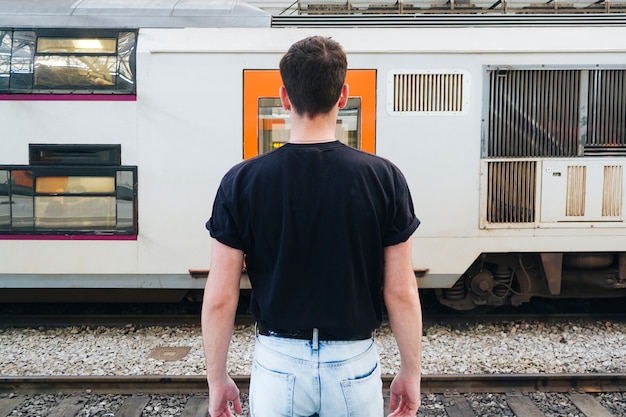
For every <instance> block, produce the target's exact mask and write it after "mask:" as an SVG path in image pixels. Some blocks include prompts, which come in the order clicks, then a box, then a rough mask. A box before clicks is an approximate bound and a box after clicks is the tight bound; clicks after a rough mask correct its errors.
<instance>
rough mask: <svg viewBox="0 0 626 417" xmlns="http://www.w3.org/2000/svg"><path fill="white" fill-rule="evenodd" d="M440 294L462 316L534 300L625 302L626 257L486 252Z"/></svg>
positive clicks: (442, 301) (607, 253)
mask: <svg viewBox="0 0 626 417" xmlns="http://www.w3.org/2000/svg"><path fill="white" fill-rule="evenodd" d="M436 294H437V298H438V299H439V301H440V302H441V304H443V305H446V306H448V307H450V308H453V309H455V310H461V311H482V310H486V309H489V308H494V307H499V306H504V305H512V306H519V305H521V304H523V303H525V302H528V301H529V300H530V299H531V298H532V297H547V298H608V297H623V296H626V252H588V253H561V252H550V253H484V254H481V255H480V256H479V257H478V259H477V260H476V261H475V262H474V263H473V264H472V266H471V267H470V268H468V270H467V271H466V272H465V273H464V274H463V275H462V276H461V278H459V280H458V281H457V282H456V283H455V284H454V285H453V286H452V287H451V288H446V289H438V290H436Z"/></svg>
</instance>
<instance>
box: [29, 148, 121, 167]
mask: <svg viewBox="0 0 626 417" xmlns="http://www.w3.org/2000/svg"><path fill="white" fill-rule="evenodd" d="M28 159H29V160H30V163H31V164H32V165H58V164H63V165H121V164H122V147H121V146H120V145H89V146H85V145H48V144H30V145H28Z"/></svg>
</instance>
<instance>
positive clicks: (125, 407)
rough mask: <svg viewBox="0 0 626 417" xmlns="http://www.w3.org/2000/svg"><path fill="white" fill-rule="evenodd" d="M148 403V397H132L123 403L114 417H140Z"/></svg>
mask: <svg viewBox="0 0 626 417" xmlns="http://www.w3.org/2000/svg"><path fill="white" fill-rule="evenodd" d="M149 401H150V397H148V396H143V395H133V396H132V397H130V398H128V399H127V400H126V401H124V403H123V404H122V406H121V407H120V409H119V410H117V413H115V417H140V416H141V413H142V412H143V409H144V408H146V405H148V402H149Z"/></svg>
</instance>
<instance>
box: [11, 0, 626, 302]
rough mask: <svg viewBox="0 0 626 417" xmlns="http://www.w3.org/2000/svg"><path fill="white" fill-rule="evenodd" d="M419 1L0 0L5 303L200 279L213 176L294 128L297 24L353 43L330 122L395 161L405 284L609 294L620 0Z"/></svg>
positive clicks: (484, 293) (165, 289)
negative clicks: (287, 64) (407, 253)
mask: <svg viewBox="0 0 626 417" xmlns="http://www.w3.org/2000/svg"><path fill="white" fill-rule="evenodd" d="M320 1H322V0H320ZM420 1H422V2H423V3H422V4H418V2H417V0H416V1H414V2H412V3H411V5H412V6H411V5H409V4H407V3H408V2H407V1H405V2H404V3H402V2H401V3H402V5H403V7H402V10H395V9H393V8H394V7H396V8H397V6H398V5H399V4H400V3H395V2H394V3H392V4H388V5H386V6H385V7H382V8H381V7H379V6H380V5H378V6H376V5H374V6H372V4H366V5H365V6H363V4H364V3H363V4H361V6H360V7H361V10H360V12H359V8H358V7H356V6H354V5H350V4H348V3H346V4H345V5H347V6H351V7H347V9H349V11H351V12H345V10H344V12H340V11H338V10H337V4H336V2H335V3H333V4H330V6H329V5H328V4H326V5H324V4H321V5H320V4H317V5H315V4H314V3H315V2H313V3H311V2H309V3H306V4H305V3H304V2H303V1H302V2H298V5H301V6H302V7H300V8H299V9H300V11H299V12H298V13H293V12H292V13H282V12H281V13H277V12H271V11H268V10H267V9H264V8H262V7H261V6H259V5H258V4H254V3H245V2H243V1H240V0H177V1H174V0H162V1H158V2H154V1H148V0H126V1H123V2H122V1H115V0H81V1H75V0H47V1H45V2H44V1H35V0H33V1H24V0H0V302H3V303H13V302H35V301H45V300H56V301H59V302H61V301H63V302H67V301H85V302H94V301H118V302H123V301H132V300H140V301H147V302H149V301H155V302H156V301H163V300H166V299H167V300H183V299H186V298H187V299H198V298H199V297H201V295H202V290H203V287H204V281H205V279H206V277H207V274H208V272H209V271H208V269H209V259H210V254H211V239H210V236H209V234H208V232H207V230H206V229H205V226H204V225H205V222H206V221H207V219H208V217H209V216H210V213H211V208H212V202H213V198H214V196H215V192H216V190H217V187H218V185H219V182H220V180H221V178H222V176H223V175H224V173H225V172H226V171H227V170H228V169H229V168H230V167H231V166H233V165H234V164H236V163H238V162H240V161H242V160H245V159H247V158H252V157H255V156H257V155H259V154H262V153H264V152H269V151H271V150H272V149H275V148H277V147H279V146H281V145H282V144H284V143H285V141H286V140H288V137H289V126H290V125H289V115H288V114H287V113H285V112H284V111H283V110H282V108H281V106H280V102H279V100H278V89H279V86H280V84H281V80H280V75H279V73H278V62H279V60H280V58H281V56H282V55H283V54H284V52H285V51H286V50H287V48H288V47H289V46H290V45H291V44H292V43H293V42H295V41H296V40H299V39H301V38H304V37H306V36H309V35H324V36H331V37H333V38H334V39H336V40H337V41H338V42H339V43H341V44H342V45H343V47H344V48H345V50H346V52H347V55H348V66H349V69H348V75H347V83H348V84H349V85H350V96H351V97H350V100H349V103H348V105H347V106H346V108H345V109H343V110H342V111H341V113H340V115H339V119H338V122H337V127H336V133H337V139H339V140H341V141H342V142H344V143H346V144H348V145H350V146H354V147H356V148H358V149H361V150H363V151H364V152H371V153H375V154H377V155H380V156H382V157H384V158H387V159H389V160H391V161H392V162H394V163H395V164H396V165H397V166H398V167H399V168H400V169H401V170H402V171H403V173H404V174H405V176H406V178H407V181H408V184H409V187H410V190H411V194H412V196H413V199H414V205H415V210H416V214H417V216H418V217H419V218H420V220H421V222H422V224H421V226H420V228H419V229H418V230H417V232H416V233H415V234H414V236H413V237H412V239H413V251H414V252H413V264H414V268H415V276H416V280H417V282H418V285H419V287H420V288H421V289H422V290H424V291H432V292H433V293H434V294H435V295H436V298H437V300H438V301H439V302H440V303H441V304H443V305H445V306H447V307H449V308H451V309H455V310H460V311H465V312H478V311H483V310H488V309H492V308H496V307H500V306H506V305H511V306H520V305H522V304H524V303H526V302H528V301H530V300H531V299H532V298H534V297H545V298H600V297H624V296H626V217H625V214H624V209H625V207H626V194H625V192H624V190H625V178H624V171H625V166H626V43H624V39H626V14H624V10H625V8H624V4H620V3H619V2H612V3H610V4H611V8H610V9H609V7H608V4H609V2H608V0H606V7H605V3H604V2H591V1H588V2H587V3H586V4H583V3H584V2H583V3H581V2H580V0H577V3H576V2H575V3H573V4H569V5H565V4H564V3H560V8H553V9H548V8H547V6H546V4H555V3H557V2H547V3H546V4H544V5H540V7H539V8H535V9H533V8H532V6H533V4H532V3H527V4H523V3H512V2H508V9H506V10H504V9H503V6H504V5H505V4H507V3H503V2H493V3H492V4H486V5H485V4H483V5H481V4H478V5H476V4H470V3H467V2H465V3H461V2H457V3H456V4H457V7H456V9H455V10H456V12H455V10H451V12H450V11H448V12H443V11H442V10H441V7H443V5H444V3H441V4H440V5H439V6H441V7H434V8H429V5H430V6H432V5H433V2H424V0H420ZM342 4H343V3H342ZM445 4H448V5H449V4H452V5H454V2H452V3H450V2H447V3H445ZM498 5H500V6H498ZM598 5H599V6H598ZM274 6H275V5H274ZM305 6H306V7H305ZM352 6H354V7H352ZM409 6H411V7H409ZM513 6H516V7H513ZM594 7H595V8H594ZM390 8H392V9H393V10H391V11H390ZM286 9H287V8H286ZM461 9H462V10H461ZM557 9H558V11H557ZM459 10H460V12H459ZM307 11H308V12H307ZM316 11H317V12H316ZM370 12H371V13H370ZM259 204H263V202H262V201H259ZM303 239H306V237H305V236H303ZM306 267H307V265H302V268H306ZM241 288H242V291H246V290H249V289H250V284H249V280H248V279H247V275H246V271H245V269H244V270H242V279H241Z"/></svg>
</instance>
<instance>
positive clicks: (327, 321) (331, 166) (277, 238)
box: [206, 141, 419, 335]
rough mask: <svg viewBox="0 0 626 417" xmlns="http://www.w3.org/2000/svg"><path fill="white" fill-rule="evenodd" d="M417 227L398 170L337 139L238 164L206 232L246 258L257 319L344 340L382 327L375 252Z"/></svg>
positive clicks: (379, 266) (294, 146)
mask: <svg viewBox="0 0 626 417" xmlns="http://www.w3.org/2000/svg"><path fill="white" fill-rule="evenodd" d="M418 225H419V220H418V219H417V218H416V217H415V214H414V210H413V202H412V200H411V195H410V193H409V189H408V186H407V183H406V180H405V178H404V176H403V175H402V173H401V172H400V170H399V169H398V168H397V167H396V166H395V165H393V164H392V163H391V162H389V161H387V160H385V159H383V158H380V157H378V156H375V155H371V154H368V153H365V152H362V151H358V150H355V149H353V148H350V147H348V146H346V145H344V144H342V143H341V142H338V141H335V142H328V143H321V144H290V143H288V144H285V145H284V146H282V147H281V148H279V149H276V150H274V151H272V152H269V153H266V154H263V155H261V156H259V157H256V158H253V159H251V160H248V161H244V162H242V163H240V164H238V165H236V166H235V167H233V168H232V169H231V170H230V171H229V172H228V173H227V174H226V175H225V176H224V178H223V179H222V182H221V184H220V187H219V189H218V191H217V196H216V198H215V203H214V206H213V214H212V216H211V218H210V219H209V221H208V222H207V225H206V226H207V228H208V229H209V231H210V233H211V236H213V237H214V238H215V239H217V240H218V241H220V242H222V243H224V244H226V245H228V246H230V247H233V248H237V249H241V250H243V252H244V253H245V256H246V267H247V271H248V275H249V277H250V281H251V284H252V298H251V310H252V313H253V315H254V317H255V319H256V320H257V321H260V322H263V323H264V324H266V325H267V326H269V327H271V328H273V329H278V330H285V331H296V330H303V329H310V328H314V327H317V328H319V329H320V330H321V331H322V330H323V331H324V332H326V333H328V334H331V335H344V334H351V333H363V332H367V331H370V330H373V329H375V328H376V327H378V326H379V325H380V322H381V318H382V280H383V268H384V259H383V249H384V247H385V246H390V245H394V244H397V243H400V242H404V241H406V240H407V239H408V238H409V237H410V236H411V235H412V234H413V232H414V231H415V229H416V228H417V227H418Z"/></svg>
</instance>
